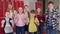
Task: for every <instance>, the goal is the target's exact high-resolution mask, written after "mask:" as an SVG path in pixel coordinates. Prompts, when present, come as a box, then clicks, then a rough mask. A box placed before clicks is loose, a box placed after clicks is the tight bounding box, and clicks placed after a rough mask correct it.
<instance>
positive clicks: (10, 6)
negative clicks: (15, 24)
mask: <svg viewBox="0 0 60 34" xmlns="http://www.w3.org/2000/svg"><path fill="white" fill-rule="evenodd" d="M7 11H9V12H10V18H12V19H13V18H14V16H15V15H16V14H17V12H16V10H14V8H13V5H12V3H9V4H8V9H7Z"/></svg>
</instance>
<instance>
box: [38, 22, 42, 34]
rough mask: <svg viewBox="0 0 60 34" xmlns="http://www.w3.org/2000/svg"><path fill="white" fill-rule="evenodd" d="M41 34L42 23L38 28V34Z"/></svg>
mask: <svg viewBox="0 0 60 34" xmlns="http://www.w3.org/2000/svg"><path fill="white" fill-rule="evenodd" d="M42 32H43V23H40V25H39V27H38V34H42Z"/></svg>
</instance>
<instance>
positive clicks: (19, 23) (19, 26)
mask: <svg viewBox="0 0 60 34" xmlns="http://www.w3.org/2000/svg"><path fill="white" fill-rule="evenodd" d="M18 11H19V13H18V14H17V15H16V16H15V18H14V20H15V24H16V34H20V33H21V34H25V24H26V23H25V16H24V13H23V8H22V7H19V8H18Z"/></svg>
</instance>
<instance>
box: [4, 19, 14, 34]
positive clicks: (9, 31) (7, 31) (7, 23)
mask: <svg viewBox="0 0 60 34" xmlns="http://www.w3.org/2000/svg"><path fill="white" fill-rule="evenodd" d="M8 26H11V25H10V24H9V18H6V25H5V27H8ZM4 31H5V33H11V32H13V28H12V29H10V30H7V29H4Z"/></svg>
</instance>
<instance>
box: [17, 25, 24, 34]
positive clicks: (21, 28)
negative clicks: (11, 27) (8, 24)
mask: <svg viewBox="0 0 60 34" xmlns="http://www.w3.org/2000/svg"><path fill="white" fill-rule="evenodd" d="M20 33H21V34H25V27H24V26H23V27H18V26H16V34H20Z"/></svg>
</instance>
